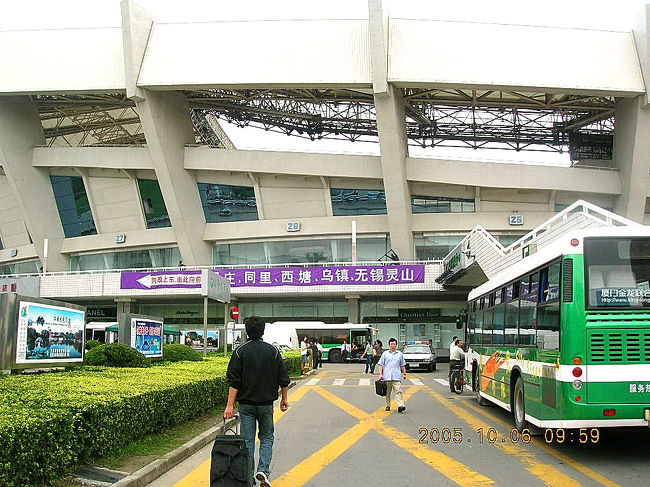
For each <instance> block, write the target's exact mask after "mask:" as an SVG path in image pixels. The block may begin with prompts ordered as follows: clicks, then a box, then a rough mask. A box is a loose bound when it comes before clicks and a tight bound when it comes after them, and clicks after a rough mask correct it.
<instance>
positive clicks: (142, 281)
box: [120, 271, 201, 289]
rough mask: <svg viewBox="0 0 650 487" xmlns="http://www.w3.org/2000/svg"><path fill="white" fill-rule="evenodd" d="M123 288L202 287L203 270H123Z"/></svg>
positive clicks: (121, 285) (121, 286) (121, 284)
mask: <svg viewBox="0 0 650 487" xmlns="http://www.w3.org/2000/svg"><path fill="white" fill-rule="evenodd" d="M120 288H121V289H174V288H176V289H178V288H196V289H201V271H165V272H122V280H121V283H120Z"/></svg>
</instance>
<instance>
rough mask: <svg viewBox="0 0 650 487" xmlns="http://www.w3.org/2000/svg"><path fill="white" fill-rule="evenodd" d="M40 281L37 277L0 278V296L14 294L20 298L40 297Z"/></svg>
mask: <svg viewBox="0 0 650 487" xmlns="http://www.w3.org/2000/svg"><path fill="white" fill-rule="evenodd" d="M40 287H41V279H40V278H38V277H14V278H8V277H0V294H8V293H15V294H20V295H21V296H34V297H35V298H37V297H39V295H40Z"/></svg>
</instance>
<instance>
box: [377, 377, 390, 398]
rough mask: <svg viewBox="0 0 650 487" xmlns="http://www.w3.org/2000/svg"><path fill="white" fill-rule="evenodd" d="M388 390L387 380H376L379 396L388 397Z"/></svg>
mask: <svg viewBox="0 0 650 487" xmlns="http://www.w3.org/2000/svg"><path fill="white" fill-rule="evenodd" d="M387 390H388V386H387V385H386V381H385V380H376V381H375V392H376V393H377V395H378V396H382V397H386V392H387Z"/></svg>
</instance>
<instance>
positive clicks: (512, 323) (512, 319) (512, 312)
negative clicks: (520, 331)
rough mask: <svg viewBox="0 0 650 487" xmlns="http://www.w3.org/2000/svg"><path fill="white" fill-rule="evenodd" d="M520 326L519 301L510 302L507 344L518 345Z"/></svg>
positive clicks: (507, 308)
mask: <svg viewBox="0 0 650 487" xmlns="http://www.w3.org/2000/svg"><path fill="white" fill-rule="evenodd" d="M518 326H519V300H518V299H517V300H514V301H509V302H508V303H507V304H506V325H505V343H506V344H507V345H518V344H519V338H518V336H517V328H518Z"/></svg>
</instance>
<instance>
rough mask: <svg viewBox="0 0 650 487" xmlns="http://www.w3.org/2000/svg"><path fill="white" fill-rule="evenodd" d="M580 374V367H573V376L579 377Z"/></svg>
mask: <svg viewBox="0 0 650 487" xmlns="http://www.w3.org/2000/svg"><path fill="white" fill-rule="evenodd" d="M581 376H582V369H581V368H580V367H575V368H574V369H573V377H581Z"/></svg>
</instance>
